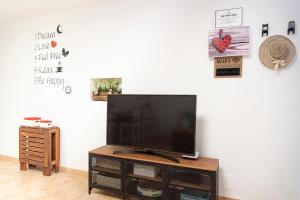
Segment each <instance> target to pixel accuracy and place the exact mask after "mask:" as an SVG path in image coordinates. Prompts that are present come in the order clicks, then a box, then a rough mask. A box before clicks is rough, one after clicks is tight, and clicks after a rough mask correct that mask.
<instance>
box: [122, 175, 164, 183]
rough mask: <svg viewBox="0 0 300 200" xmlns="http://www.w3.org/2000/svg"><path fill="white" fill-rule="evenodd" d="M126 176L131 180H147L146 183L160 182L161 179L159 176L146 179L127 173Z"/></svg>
mask: <svg viewBox="0 0 300 200" xmlns="http://www.w3.org/2000/svg"><path fill="white" fill-rule="evenodd" d="M127 176H128V177H131V178H136V179H143V180H147V181H154V182H162V178H161V177H160V176H157V177H154V178H152V177H147V176H140V175H135V174H133V173H128V174H127Z"/></svg>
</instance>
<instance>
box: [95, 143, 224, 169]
mask: <svg viewBox="0 0 300 200" xmlns="http://www.w3.org/2000/svg"><path fill="white" fill-rule="evenodd" d="M126 149H129V148H125V147H118V146H111V145H106V146H103V147H100V148H97V149H94V150H91V151H89V153H90V154H94V155H102V156H109V157H115V158H122V159H129V160H138V161H144V162H152V163H159V164H164V165H170V166H177V167H185V168H191V169H200V170H207V171H218V168H219V160H218V159H213V158H204V157H199V158H198V159H197V160H192V159H184V158H182V157H181V156H180V155H178V154H172V153H168V154H167V155H170V156H172V157H175V158H177V159H178V160H179V161H180V163H175V162H172V161H169V160H167V159H164V158H160V157H156V156H151V155H147V154H125V153H124V154H123V153H122V154H113V152H114V151H118V150H126Z"/></svg>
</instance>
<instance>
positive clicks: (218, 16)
mask: <svg viewBox="0 0 300 200" xmlns="http://www.w3.org/2000/svg"><path fill="white" fill-rule="evenodd" d="M242 19H243V8H231V9H225V10H216V11H215V27H216V28H224V27H232V26H242Z"/></svg>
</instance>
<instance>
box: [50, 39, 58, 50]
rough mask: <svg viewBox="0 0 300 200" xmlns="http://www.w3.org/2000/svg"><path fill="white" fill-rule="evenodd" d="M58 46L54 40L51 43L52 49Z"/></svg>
mask: <svg viewBox="0 0 300 200" xmlns="http://www.w3.org/2000/svg"><path fill="white" fill-rule="evenodd" d="M56 45H57V42H55V41H53V40H52V41H51V47H52V48H54V47H56Z"/></svg>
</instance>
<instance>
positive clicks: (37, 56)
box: [33, 24, 72, 94]
mask: <svg viewBox="0 0 300 200" xmlns="http://www.w3.org/2000/svg"><path fill="white" fill-rule="evenodd" d="M62 33H63V30H62V25H61V24H59V25H58V26H57V27H56V29H55V31H54V32H38V33H35V35H34V39H35V40H34V41H35V43H34V56H33V60H34V63H35V64H34V67H33V72H34V78H33V83H34V84H35V85H41V86H46V87H51V88H55V89H60V90H62V91H65V92H66V94H70V93H71V91H72V90H71V87H70V86H69V85H67V86H65V79H64V78H63V77H62V75H63V72H64V71H63V65H64V64H63V62H64V61H66V59H67V58H66V57H67V56H68V55H69V53H70V51H69V50H68V51H66V50H65V47H63V45H62V44H63V43H62V42H61V41H62V40H61V37H62V35H63V34H62ZM58 39H60V40H58Z"/></svg>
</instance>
